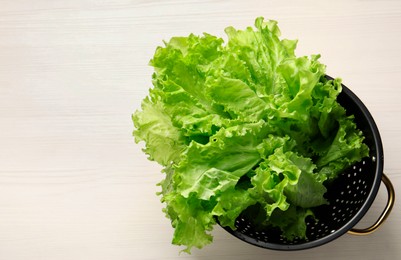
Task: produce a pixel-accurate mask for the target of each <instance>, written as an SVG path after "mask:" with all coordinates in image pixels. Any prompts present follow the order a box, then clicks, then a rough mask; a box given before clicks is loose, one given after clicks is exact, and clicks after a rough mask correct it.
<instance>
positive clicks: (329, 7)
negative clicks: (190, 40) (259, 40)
mask: <svg viewBox="0 0 401 260" xmlns="http://www.w3.org/2000/svg"><path fill="white" fill-rule="evenodd" d="M257 16H264V17H265V18H267V19H275V20H277V21H278V22H279V26H280V28H281V30H282V34H283V37H285V38H290V39H293V38H297V39H299V44H298V50H297V54H298V55H309V54H314V53H320V54H321V55H322V58H321V61H322V62H323V63H325V64H326V65H327V72H328V74H329V75H332V76H336V77H337V76H339V77H342V78H343V82H344V84H345V85H347V86H348V87H349V88H351V89H352V90H353V91H354V92H355V93H356V94H357V95H358V96H359V97H360V98H361V99H362V100H363V102H364V103H365V104H366V106H367V107H368V108H369V110H370V111H371V113H372V114H373V116H374V118H375V120H376V123H377V124H378V126H379V129H380V132H381V135H382V140H383V144H384V150H385V166H384V168H385V172H386V173H387V174H388V176H389V177H390V179H391V180H392V182H393V184H394V186H395V189H396V191H398V190H401V175H400V173H401V160H400V155H401V134H400V133H401V123H400V114H401V90H400V89H401V62H400V61H401V47H400V46H401V1H395V0H394V1H390V0H388V1H379V0H372V1H356V0H355V1H345V0H341V1H311V0H309V1H254V0H248V1H238V0H235V1H203V0H190V1H185V0H175V1H140V0H121V1H118V0H101V1H96V0H70V1H54V0H37V1H29V0H25V1H24V0H15V1H14V0H9V1H6V0H0V259H2V260H3V259H4V260H47V259H49V260H50V259H51V260H55V259H56V260H66V259H71V260H78V259H84V260H103V259H113V260H115V259H118V260H122V259H127V260H128V259H129V260H132V259H221V260H223V259H229V260H234V259H241V260H242V259H364V260H367V259H401V247H400V245H399V244H400V242H399V241H401V221H400V217H401V208H400V206H399V204H398V203H396V205H395V207H394V210H393V212H392V214H391V216H390V217H389V219H388V221H387V222H386V223H385V224H384V225H383V226H382V227H381V228H380V229H379V230H378V231H377V232H375V233H373V234H371V235H369V236H365V237H355V236H351V235H344V236H342V237H340V238H339V239H337V240H335V241H333V242H330V243H329V244H326V245H324V246H321V247H318V248H315V249H310V250H305V251H297V252H277V251H270V250H264V249H260V248H256V247H254V246H250V245H248V244H246V243H244V242H241V241H239V240H238V239H236V238H233V237H231V236H230V235H229V234H227V233H226V232H225V231H223V230H222V229H221V228H219V227H216V228H215V230H214V231H213V235H214V236H215V240H214V243H213V244H212V245H210V246H207V247H205V248H204V249H202V250H196V249H195V250H193V253H192V255H186V254H181V255H180V254H179V251H180V250H181V249H182V248H179V247H176V246H172V245H171V243H170V242H171V237H172V232H173V230H172V228H171V226H170V223H169V221H168V220H167V219H166V218H165V217H164V214H163V213H162V212H161V209H162V207H163V205H162V204H161V203H160V202H159V197H157V196H156V195H155V193H156V192H157V191H158V190H159V188H158V187H156V186H155V184H156V183H157V182H159V181H160V180H161V178H162V176H163V175H162V174H161V173H160V172H159V171H160V167H159V166H157V165H155V164H154V163H151V162H149V161H147V159H146V156H145V155H144V154H143V153H142V152H141V146H140V145H136V144H135V143H134V141H133V138H132V136H131V132H132V130H133V125H132V122H131V113H132V112H133V111H135V109H137V108H139V105H140V100H141V99H142V98H144V97H145V96H146V95H147V91H148V88H149V87H151V73H152V69H151V68H150V67H149V66H148V61H149V59H150V58H151V57H152V56H153V52H154V50H155V48H156V46H158V45H161V44H162V40H168V39H169V38H170V37H172V36H175V35H182V36H186V35H188V34H189V33H191V32H193V33H196V34H200V33H202V32H209V33H211V34H215V35H218V36H223V30H224V28H225V27H227V26H229V25H233V26H235V27H237V28H245V27H246V26H250V25H253V22H254V19H255V18H256V17H257ZM385 200H386V192H385V189H384V187H383V185H382V187H381V189H380V191H379V194H378V196H377V199H376V201H375V203H374V204H373V206H372V207H371V209H370V210H369V212H368V214H367V215H366V216H365V218H364V219H363V220H362V221H361V222H360V223H359V224H358V226H362V227H363V226H368V225H369V224H370V223H372V222H373V221H374V220H375V219H376V218H377V216H378V215H379V214H380V212H381V210H382V208H383V206H384V203H385Z"/></svg>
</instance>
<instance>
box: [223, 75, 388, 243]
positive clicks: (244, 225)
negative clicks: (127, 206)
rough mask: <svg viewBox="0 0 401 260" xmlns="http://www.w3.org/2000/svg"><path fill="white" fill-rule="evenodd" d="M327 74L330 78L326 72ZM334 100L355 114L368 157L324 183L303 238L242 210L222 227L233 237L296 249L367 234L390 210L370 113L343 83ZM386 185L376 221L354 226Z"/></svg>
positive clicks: (378, 141) (378, 135)
mask: <svg viewBox="0 0 401 260" xmlns="http://www.w3.org/2000/svg"><path fill="white" fill-rule="evenodd" d="M327 78H329V79H332V78H331V77H329V76H327ZM337 100H338V102H339V103H340V104H341V105H342V106H343V107H345V109H346V111H347V113H348V114H353V115H355V121H356V124H357V126H358V128H359V129H361V130H362V131H363V133H364V135H365V137H366V139H365V142H366V144H367V145H368V146H369V148H370V155H369V158H366V159H364V160H363V161H361V162H359V163H357V164H355V165H353V166H352V167H350V168H349V169H347V170H346V171H344V173H342V174H341V175H340V176H339V177H338V178H337V179H336V180H335V181H334V182H333V183H331V184H330V186H329V187H327V190H328V191H327V193H326V195H325V197H326V198H327V199H328V201H329V205H323V206H320V207H317V208H315V209H314V213H315V216H316V218H317V219H318V221H317V222H316V221H315V220H314V219H307V223H306V224H307V232H306V235H307V239H295V240H292V241H287V240H286V239H285V238H284V237H283V236H282V235H281V232H280V231H279V230H276V229H263V230H261V229H258V227H260V225H256V224H255V223H254V222H253V218H252V216H247V215H246V214H242V215H241V216H239V217H238V218H237V220H236V230H232V229H231V228H229V227H223V228H224V229H225V230H227V231H228V232H229V233H231V234H232V235H234V236H235V237H237V238H239V239H241V240H243V241H245V242H247V243H250V244H253V245H255V246H259V247H263V248H268V249H276V250H300V249H307V248H312V247H316V246H320V245H323V244H326V243H328V242H330V241H332V240H334V239H336V238H338V237H340V236H341V235H343V234H345V233H347V232H348V233H350V234H357V235H363V234H369V233H371V232H373V231H375V230H376V229H377V228H378V227H379V226H380V225H381V224H382V223H383V222H384V220H385V219H386V218H387V216H388V215H389V214H390V211H391V209H392V207H393V205H394V199H395V195H394V188H393V186H392V184H391V182H390V180H389V179H388V178H387V177H386V175H384V174H383V162H384V158H383V147H382V142H381V138H380V134H379V131H378V129H377V126H376V123H375V122H374V120H373V117H372V116H371V114H370V113H369V111H368V109H367V108H366V107H365V105H364V104H363V103H362V101H361V100H360V99H359V98H358V97H357V96H356V95H355V94H354V93H353V92H352V91H351V90H349V89H348V88H347V87H346V86H344V85H342V92H341V93H340V95H339V96H338V99H337ZM382 181H383V183H384V184H385V186H386V188H387V193H388V201H387V205H386V206H385V209H384V211H383V213H382V214H381V216H380V217H379V219H378V220H377V222H376V223H374V224H373V225H372V226H370V227H368V228H366V229H354V228H353V227H354V226H355V225H356V224H357V223H358V222H359V221H360V220H361V218H362V217H363V216H364V215H365V213H366V212H367V211H368V209H369V208H370V206H371V205H372V203H373V201H374V199H375V197H376V195H377V192H378V190H379V187H380V183H381V182H382Z"/></svg>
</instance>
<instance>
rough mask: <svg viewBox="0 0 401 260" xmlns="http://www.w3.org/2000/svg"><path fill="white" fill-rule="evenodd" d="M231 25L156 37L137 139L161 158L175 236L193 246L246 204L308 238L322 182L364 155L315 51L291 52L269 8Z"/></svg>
mask: <svg viewBox="0 0 401 260" xmlns="http://www.w3.org/2000/svg"><path fill="white" fill-rule="evenodd" d="M226 33H227V36H228V41H227V43H224V41H223V39H221V38H218V37H216V36H213V35H210V34H206V33H205V34H203V35H202V36H196V35H193V34H191V35H189V36H188V37H173V38H172V39H171V40H170V41H168V42H166V43H165V46H163V47H158V48H157V49H156V52H155V54H154V57H153V59H152V60H151V62H150V64H151V65H152V66H153V67H154V74H153V76H152V82H153V88H151V89H150V90H149V96H148V97H146V98H145V99H144V100H143V102H142V106H141V110H138V111H136V112H135V113H134V114H133V122H134V126H135V130H134V132H133V135H134V136H135V140H136V142H141V141H144V142H145V144H146V147H145V148H144V152H145V153H146V154H148V156H149V159H150V160H153V161H156V162H157V163H159V164H160V165H162V166H163V167H164V169H163V172H164V174H165V178H164V179H163V180H162V181H161V182H160V184H159V185H160V186H161V192H160V196H161V200H162V202H164V203H165V205H166V207H165V208H164V212H165V214H166V216H167V217H168V218H169V219H171V223H172V226H173V227H174V230H175V232H174V237H173V241H172V242H173V244H176V245H184V246H185V247H186V248H185V251H186V252H188V253H189V252H190V251H191V248H193V247H197V248H202V247H203V246H205V245H207V244H209V243H210V242H211V241H212V239H213V237H212V235H211V233H210V232H211V230H212V229H213V226H214V225H215V224H216V223H217V221H218V222H219V224H220V225H222V226H227V227H230V228H232V229H235V220H236V218H237V217H238V216H239V215H240V214H242V213H243V212H244V211H245V210H247V209H249V208H251V207H258V208H260V209H261V212H262V213H261V216H262V218H261V221H260V222H261V224H263V225H265V226H267V227H269V226H271V227H276V228H277V227H278V228H280V229H281V230H282V233H283V235H284V236H285V237H286V238H287V239H289V240H291V239H294V238H295V237H298V238H305V237H306V224H305V219H306V218H307V217H308V216H311V217H313V209H314V208H315V207H318V206H320V205H323V204H327V201H326V199H325V197H324V195H325V193H326V191H327V188H326V183H327V182H329V181H330V180H333V179H335V178H336V177H337V176H338V175H339V174H340V173H341V172H342V171H343V170H344V169H345V168H347V167H349V166H350V165H352V164H353V163H355V162H357V161H359V160H361V159H362V158H363V157H365V156H367V155H368V148H367V146H366V145H365V144H364V143H363V140H364V137H363V134H362V132H361V131H360V130H358V129H357V127H356V125H355V123H354V120H353V116H352V115H347V114H346V111H345V109H344V108H343V107H342V106H341V105H340V104H339V103H337V96H338V94H339V93H340V92H341V80H340V79H334V80H328V79H327V78H326V77H325V66H324V65H323V64H321V63H320V62H319V55H312V56H311V57H297V56H295V54H294V52H295V48H296V44H297V41H294V40H286V39H280V30H279V28H278V26H277V22H275V21H264V19H263V18H257V19H256V21H255V28H251V27H248V28H246V29H245V30H236V29H234V28H232V27H229V28H227V29H226ZM259 215H260V214H259Z"/></svg>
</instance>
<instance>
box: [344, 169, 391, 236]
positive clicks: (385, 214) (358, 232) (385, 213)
mask: <svg viewBox="0 0 401 260" xmlns="http://www.w3.org/2000/svg"><path fill="white" fill-rule="evenodd" d="M382 182H383V183H384V185H385V186H386V189H387V195H388V199H387V205H386V207H385V208H384V210H383V212H382V214H381V215H380V217H379V219H378V220H377V221H376V223H374V224H373V225H372V226H370V227H368V228H362V229H358V228H352V229H350V230H349V231H348V234H352V235H368V234H371V233H373V232H374V231H376V230H377V229H378V228H379V227H380V226H381V225H382V224H383V222H384V221H385V220H386V218H387V217H388V216H389V215H390V212H391V210H392V208H393V206H394V201H395V192H394V187H393V184H392V183H391V181H390V179H389V178H388V177H387V176H386V175H385V174H382Z"/></svg>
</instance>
